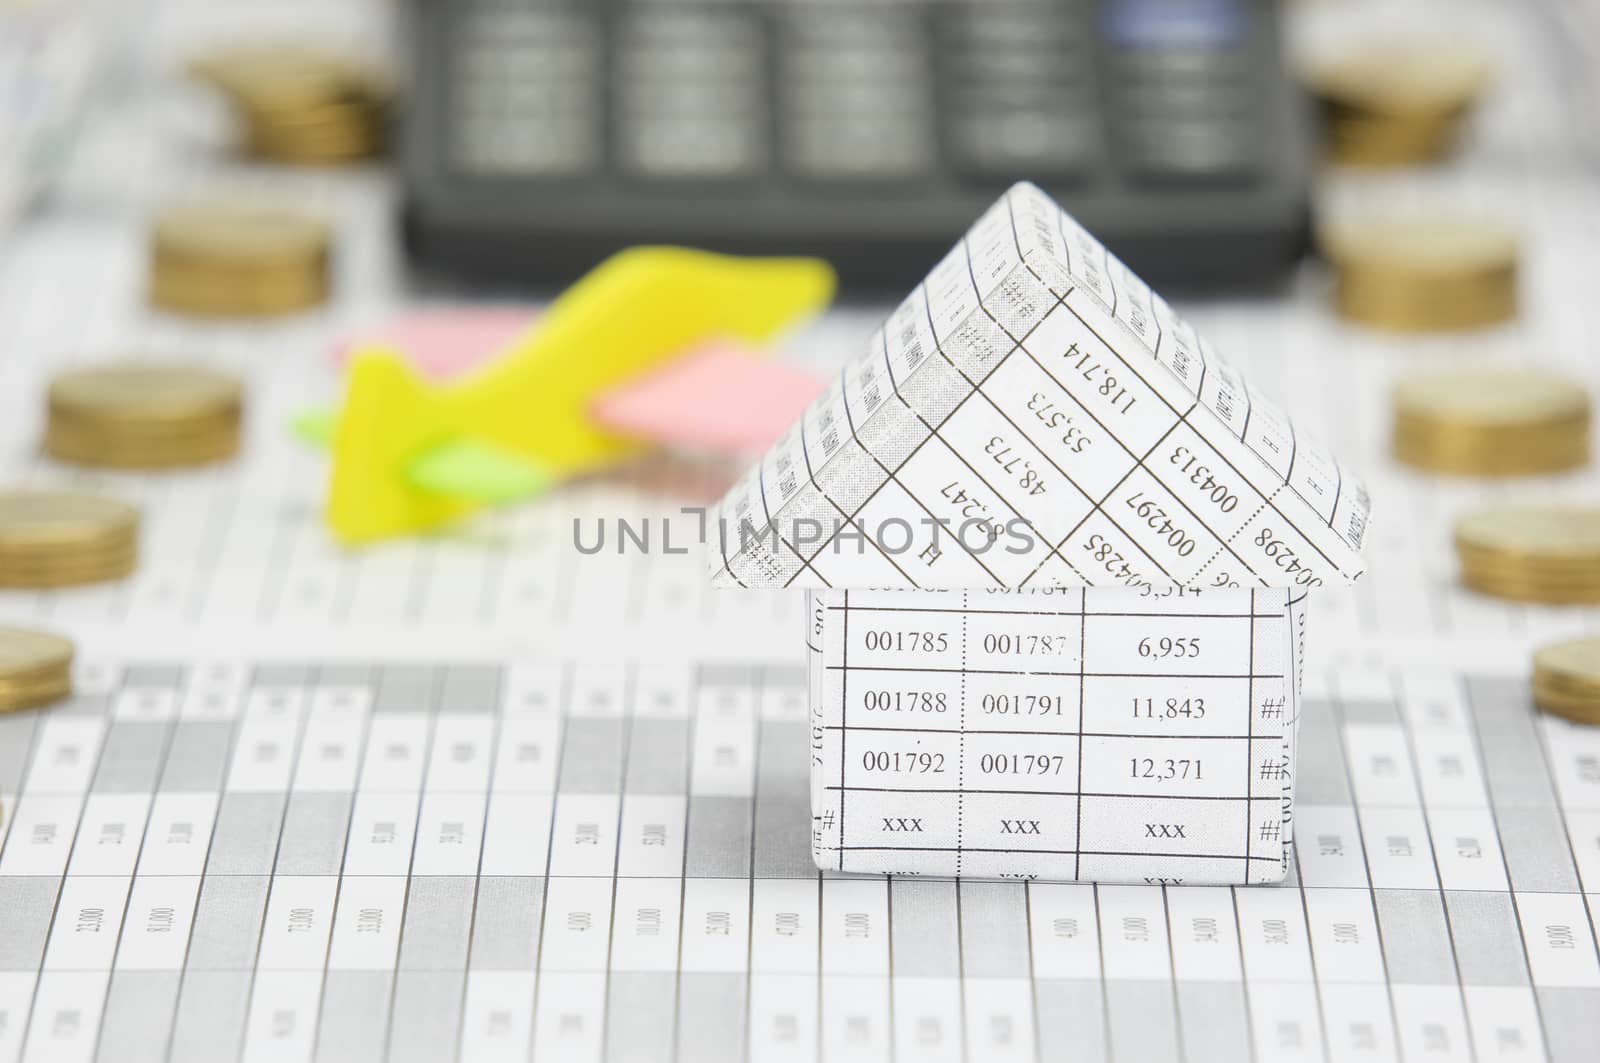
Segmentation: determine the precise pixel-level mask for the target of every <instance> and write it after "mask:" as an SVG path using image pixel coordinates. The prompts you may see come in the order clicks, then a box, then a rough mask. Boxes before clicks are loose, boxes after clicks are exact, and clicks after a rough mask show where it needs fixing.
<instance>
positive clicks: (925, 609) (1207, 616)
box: [826, 587, 1283, 620]
mask: <svg viewBox="0 0 1600 1063" xmlns="http://www.w3.org/2000/svg"><path fill="white" fill-rule="evenodd" d="M1088 589H1089V590H1094V588H1092V587H1091V588H1088ZM1100 589H1101V590H1117V589H1118V588H1115V587H1103V588H1100ZM933 593H934V594H945V593H949V592H947V591H934V592H933ZM1035 593H1037V594H1041V595H1046V594H1049V593H1050V592H1049V591H1045V590H1041V591H1037V592H1035ZM1251 600H1252V601H1253V600H1254V599H1253V598H1252V599H1251ZM826 608H827V609H828V611H829V612H835V613H836V612H839V611H841V609H842V608H843V607H842V606H838V605H830V606H826ZM850 608H851V609H853V610H855V611H856V612H858V613H971V614H972V615H974V616H1050V617H1059V616H1072V615H1074V614H1071V613H1062V612H1060V611H1058V610H1049V609H986V608H982V607H979V608H976V609H968V608H966V607H962V608H959V609H958V608H954V607H951V608H941V607H939V606H931V605H929V606H922V605H852V606H851V607H850ZM1079 615H1083V616H1104V617H1112V618H1115V617H1122V618H1125V619H1130V620H1143V619H1151V618H1155V619H1172V620H1177V619H1183V620H1282V619H1283V613H1282V612H1276V613H1265V612H1254V613H1141V612H1131V611H1129V610H1126V609H1095V610H1092V611H1086V612H1083V613H1081V614H1079Z"/></svg>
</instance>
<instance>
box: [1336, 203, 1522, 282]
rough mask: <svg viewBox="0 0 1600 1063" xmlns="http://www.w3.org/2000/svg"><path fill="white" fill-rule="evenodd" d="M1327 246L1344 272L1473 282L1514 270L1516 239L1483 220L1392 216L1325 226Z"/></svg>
mask: <svg viewBox="0 0 1600 1063" xmlns="http://www.w3.org/2000/svg"><path fill="white" fill-rule="evenodd" d="M1321 236H1322V246H1323V249H1324V250H1325V251H1326V252H1327V254H1328V256H1329V258H1331V259H1332V260H1333V262H1334V264H1335V265H1337V266H1339V267H1341V268H1354V269H1360V270H1374V271H1376V272H1377V273H1378V274H1380V275H1394V276H1397V277H1402V278H1404V277H1413V276H1426V277H1444V278H1447V279H1453V278H1468V277H1474V276H1497V275H1499V274H1501V273H1504V272H1506V271H1511V270H1515V268H1516V264H1517V235H1516V233H1515V232H1514V231H1512V230H1511V229H1509V228H1507V227H1506V226H1504V225H1500V224H1497V223H1495V222H1492V221H1488V220H1484V219H1478V218H1467V217H1459V218H1451V217H1419V216H1390V217H1373V218H1368V219H1365V220H1355V219H1353V220H1347V221H1344V222H1341V223H1339V224H1336V225H1332V226H1329V227H1327V228H1325V229H1324V230H1323V232H1322V234H1321Z"/></svg>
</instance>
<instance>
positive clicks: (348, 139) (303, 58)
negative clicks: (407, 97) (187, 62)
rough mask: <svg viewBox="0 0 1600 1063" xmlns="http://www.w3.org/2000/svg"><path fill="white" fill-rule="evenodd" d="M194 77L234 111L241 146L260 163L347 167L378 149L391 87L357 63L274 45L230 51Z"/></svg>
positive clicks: (205, 62)
mask: <svg viewBox="0 0 1600 1063" xmlns="http://www.w3.org/2000/svg"><path fill="white" fill-rule="evenodd" d="M193 69H194V71H195V72H196V73H197V74H198V75H199V76H201V77H203V78H205V79H206V80H207V81H209V82H211V83H212V84H214V85H216V86H217V87H218V88H219V89H221V90H222V91H223V92H224V93H226V94H227V95H228V97H229V98H230V99H231V100H232V101H233V102H234V104H236V105H237V107H238V110H239V114H240V117H241V118H242V119H243V124H244V146H245V148H246V150H248V151H249V152H250V153H251V154H253V155H255V156H257V157H259V158H264V159H270V160H274V161H279V162H298V163H313V164H315V163H332V162H345V161H350V160H353V159H359V158H365V157H370V156H372V155H375V154H377V153H378V151H379V150H381V148H382V146H383V126H384V109H385V103H386V101H387V99H388V97H389V95H390V93H391V87H390V86H389V84H388V82H387V81H386V79H385V78H384V77H383V76H381V75H380V74H379V73H378V72H377V71H376V70H375V69H374V68H372V67H371V66H369V65H367V64H365V63H363V62H361V61H359V60H355V59H352V58H349V57H346V56H340V55H335V54H332V53H329V52H323V51H316V50H313V49H309V48H305V47H300V46H296V45H287V44H278V45H266V46H252V47H249V48H235V49H229V50H226V51H224V52H221V53H218V54H216V55H213V56H209V57H206V58H204V59H202V60H200V61H198V62H197V63H195V64H194V67H193Z"/></svg>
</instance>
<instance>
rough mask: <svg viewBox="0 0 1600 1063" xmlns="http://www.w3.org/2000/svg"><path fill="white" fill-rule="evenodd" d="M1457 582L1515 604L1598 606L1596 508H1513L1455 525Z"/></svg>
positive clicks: (1599, 522) (1599, 528)
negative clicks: (1459, 579) (1579, 604)
mask: <svg viewBox="0 0 1600 1063" xmlns="http://www.w3.org/2000/svg"><path fill="white" fill-rule="evenodd" d="M1455 546H1456V554H1457V557H1458V559H1459V561H1460V563H1461V578H1462V582H1463V583H1465V584H1466V585H1467V586H1469V587H1472V588H1473V589H1475V590H1479V591H1482V592H1484V593H1486V594H1493V595H1495V596H1497V597H1501V598H1509V599H1513V600H1516V601H1530V602H1548V603H1550V604H1556V605H1570V604H1578V603H1589V602H1600V509H1597V508H1594V507H1582V506H1515V507H1506V508H1499V509H1486V510H1481V511H1479V512H1477V513H1472V514H1468V515H1467V516H1466V517H1463V518H1462V519H1461V520H1460V521H1458V522H1457V524H1456V530H1455Z"/></svg>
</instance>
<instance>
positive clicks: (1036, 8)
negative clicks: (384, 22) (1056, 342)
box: [400, 0, 1310, 288]
mask: <svg viewBox="0 0 1600 1063" xmlns="http://www.w3.org/2000/svg"><path fill="white" fill-rule="evenodd" d="M405 10H406V19H405V27H406V32H405V39H406V46H405V47H406V49H407V53H406V62H405V64H404V66H405V69H406V70H407V76H408V78H409V81H410V83H409V85H408V86H407V91H406V98H405V102H404V105H403V108H402V112H401V117H400V124H401V127H400V138H401V144H402V161H401V170H402V175H403V183H404V194H405V227H406V235H407V240H408V243H409V245H410V247H411V249H412V251H413V252H414V254H415V255H416V256H418V257H419V258H421V259H422V260H423V261H424V262H437V263H442V264H444V265H446V266H455V267H479V268H481V269H487V270H491V271H495V272H498V273H500V274H502V275H504V276H507V277H511V278H516V279H519V280H533V281H550V282H565V281H569V280H571V279H572V278H574V277H575V276H576V275H577V274H578V273H580V272H581V271H582V270H584V269H586V268H587V267H588V266H590V265H592V264H593V263H594V262H596V261H598V260H599V259H600V258H601V257H603V256H604V255H606V254H608V253H610V252H611V251H614V250H616V249H618V248H620V247H624V246H626V245H629V244H635V243H678V244H688V245H693V246H699V247H709V248H714V249H719V250H727V251H734V252H740V253H753V254H764V253H786V254H787V253H809V254H820V255H822V256H824V257H826V258H828V259H830V260H831V261H832V262H833V263H834V264H835V266H837V267H838V268H839V270H840V273H841V274H842V276H843V277H844V279H845V281H846V283H847V284H852V283H853V284H855V285H856V286H857V287H858V288H863V287H867V286H871V287H891V288H904V287H909V286H910V285H911V284H913V283H915V282H916V280H917V279H918V278H920V277H921V276H922V275H923V274H924V273H926V272H927V270H928V268H929V266H930V265H931V264H932V263H933V262H934V261H935V260H936V259H937V258H938V257H939V256H940V255H941V254H942V253H943V252H944V250H946V249H948V247H949V245H950V243H951V242H952V241H953V240H954V239H955V238H956V237H957V236H959V235H960V233H962V232H963V231H965V229H966V228H967V226H968V225H970V224H971V222H972V221H973V219H975V218H976V217H977V216H978V215H979V214H980V213H981V212H982V211H983V209H984V208H985V207H987V206H988V205H989V204H990V203H992V202H993V201H994V199H995V198H996V196H997V195H998V194H999V192H1000V191H1001V190H1002V189H1004V188H1005V187H1006V186H1007V185H1008V184H1009V183H1011V182H1012V181H1014V180H1016V179H1018V178H1027V179H1029V180H1032V181H1035V182H1037V183H1038V184H1040V185H1042V186H1043V187H1044V188H1045V189H1046V190H1047V191H1049V192H1050V193H1051V194H1052V195H1054V196H1055V197H1056V198H1057V199H1059V200H1060V202H1061V203H1062V204H1063V205H1064V206H1066V208H1067V209H1068V210H1069V211H1071V212H1072V213H1073V214H1074V215H1075V216H1076V217H1077V218H1078V220H1079V221H1080V222H1082V223H1083V224H1084V225H1085V226H1086V227H1087V228H1088V229H1089V230H1090V231H1091V232H1093V233H1095V234H1096V235H1097V236H1099V237H1100V238H1101V239H1102V240H1103V241H1104V242H1105V243H1106V244H1107V245H1109V246H1110V247H1111V249H1112V250H1113V251H1115V252H1117V253H1118V254H1119V255H1120V256H1121V257H1122V258H1123V259H1124V260H1125V261H1126V262H1127V263H1128V264H1129V265H1130V266H1131V267H1132V268H1133V269H1134V270H1135V271H1137V272H1139V273H1140V274H1141V275H1143V276H1144V277H1145V278H1146V279H1147V280H1149V281H1151V282H1152V283H1155V284H1157V285H1161V284H1174V285H1191V286H1192V285H1205V286H1208V287H1216V286H1225V287H1226V286H1253V285H1257V284H1260V283H1261V282H1264V281H1269V280H1271V279H1272V278H1274V277H1277V276H1279V275H1281V274H1282V273H1283V271H1284V270H1285V269H1286V267H1287V266H1288V265H1289V264H1290V263H1292V262H1293V261H1294V260H1295V258H1297V257H1298V255H1299V254H1300V253H1301V251H1302V250H1303V248H1304V246H1305V242H1306V230H1307V217H1308V194H1309V193H1308V175H1309V162H1310V155H1309V140H1308V135H1307V130H1308V127H1307V122H1306V116H1305V114H1304V111H1303V103H1302V100H1301V98H1300V95H1299V93H1298V91H1297V90H1296V89H1295V87H1294V85H1293V84H1292V82H1291V81H1290V80H1289V77H1288V75H1287V72H1286V69H1285V65H1284V60H1283V54H1282V50H1281V42H1280V40H1279V21H1278V13H1277V2H1276V0H407V3H406V7H405Z"/></svg>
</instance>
